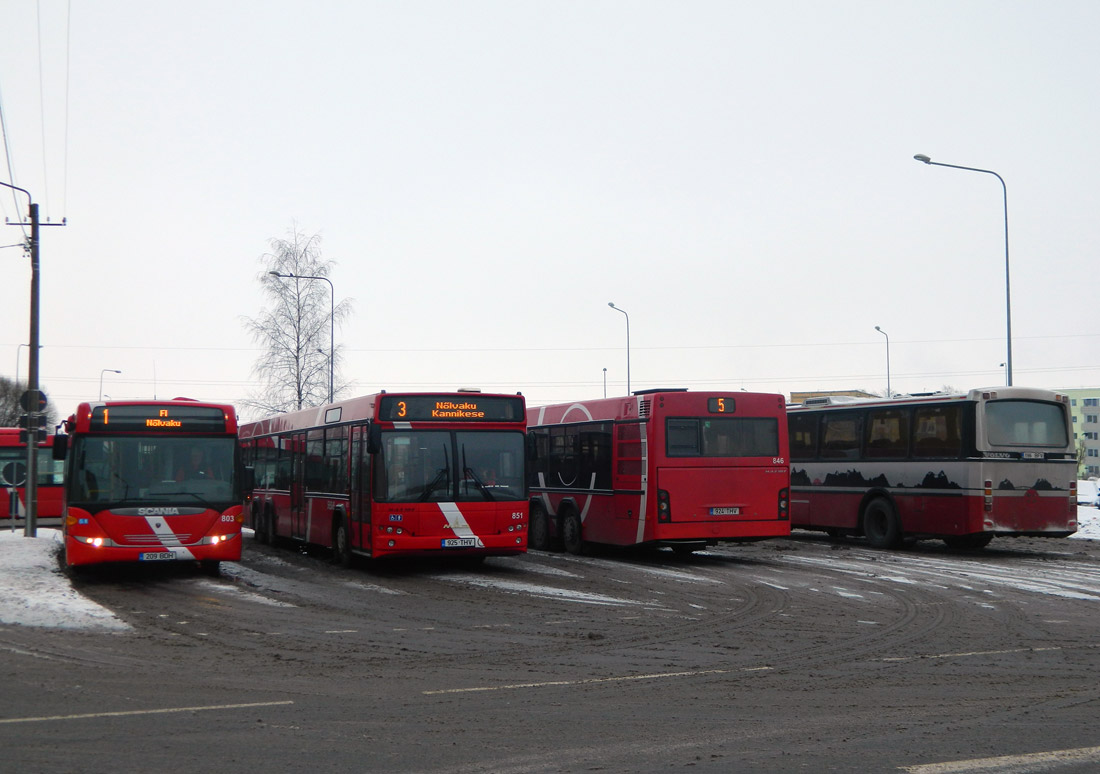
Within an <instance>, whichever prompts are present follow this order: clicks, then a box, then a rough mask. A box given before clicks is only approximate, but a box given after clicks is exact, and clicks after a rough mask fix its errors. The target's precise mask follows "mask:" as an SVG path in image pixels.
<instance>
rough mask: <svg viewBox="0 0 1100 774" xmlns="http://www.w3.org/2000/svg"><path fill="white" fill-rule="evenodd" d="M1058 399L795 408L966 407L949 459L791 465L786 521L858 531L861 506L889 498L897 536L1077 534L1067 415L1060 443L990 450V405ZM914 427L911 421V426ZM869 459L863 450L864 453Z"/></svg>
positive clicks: (1006, 390) (974, 395)
mask: <svg viewBox="0 0 1100 774" xmlns="http://www.w3.org/2000/svg"><path fill="white" fill-rule="evenodd" d="M1063 398H1064V396H1060V395H1057V394H1056V393H1053V392H1049V391H1045V390H1036V389H1032V388H1026V387H999V388H987V389H984V390H982V389H978V390H971V391H970V392H969V393H968V394H966V395H943V396H938V395H937V396H923V397H909V396H902V397H896V398H893V399H890V400H885V399H882V400H873V401H870V400H868V401H857V402H853V403H839V404H834V405H821V406H814V407H792V409H791V414H790V418H791V432H792V434H794V433H795V432H796V425H797V420H796V417H801V416H809V417H813V416H820V417H826V416H828V415H830V414H832V413H833V412H837V413H838V414H843V413H846V412H847V413H850V412H855V413H860V414H862V416H864V417H867V416H870V413H871V412H876V411H882V412H886V411H889V410H891V409H896V410H898V411H902V412H904V411H912V412H916V411H919V410H922V409H928V408H934V407H944V406H948V407H953V408H955V407H962V410H961V412H960V416H961V417H963V420H962V428H961V432H962V438H963V440H962V444H963V445H962V446H961V447H960V449H961V450H960V451H959V452H957V453H955V454H954V455H953V456H946V457H944V458H935V457H930V458H918V457H916V456H913V452H912V447H909V451H908V453H907V454H902V455H901V456H902V457H903V458H904V459H897V460H883V459H880V458H875V457H872V456H858V457H854V458H852V459H824V458H822V456H821V455H820V454H818V455H814V456H809V457H806V458H803V455H801V454H799V451H798V448H797V446H796V445H795V444H794V443H792V451H793V452H794V453H795V454H796V455H798V456H797V458H796V459H792V461H791V476H792V485H791V489H792V496H791V520H792V522H793V525H794V527H796V528H805V529H815V530H827V531H834V530H835V531H840V532H850V533H856V534H858V533H860V532H861V531H862V530H863V523H862V519H863V515H864V509H865V506H866V505H867V503H868V502H869V501H871V500H872V499H875V498H884V499H886V500H887V501H888V502H889V503H890V505H891V507H892V509H893V511H894V512H895V513H896V514H897V517H898V520H899V522H900V526H901V531H902V533H903V534H905V535H908V536H913V537H918V538H923V537H941V538H948V539H951V538H956V537H962V536H975V535H982V534H985V535H991V536H996V535H1002V536H1013V535H1028V536H1037V537H1065V536H1067V535H1070V534H1072V533H1073V532H1075V531H1076V530H1077V503H1076V498H1075V496H1074V492H1075V487H1076V483H1075V482H1076V467H1077V461H1076V458H1075V455H1074V453H1073V448H1072V440H1070V439H1072V437H1073V435H1072V430H1071V429H1070V419H1069V414H1068V411H1066V412H1065V424H1066V428H1065V434H1066V436H1067V440H1066V443H1065V444H1064V445H1061V446H1060V445H1058V444H1053V443H1049V444H1045V445H1036V446H1028V445H1027V444H1025V443H1023V442H1021V443H1019V444H1014V445H1010V444H1002V445H1000V446H998V445H992V444H991V443H990V441H989V436H988V432H989V430H988V428H987V427H986V423H987V422H988V420H987V419H986V406H987V404H990V403H997V402H998V401H1009V402H1011V401H1017V402H1022V403H1027V402H1032V403H1039V404H1047V405H1055V404H1058V403H1060V402H1065V401H1064V400H1063ZM914 427H915V425H914ZM864 454H866V451H865V452H864Z"/></svg>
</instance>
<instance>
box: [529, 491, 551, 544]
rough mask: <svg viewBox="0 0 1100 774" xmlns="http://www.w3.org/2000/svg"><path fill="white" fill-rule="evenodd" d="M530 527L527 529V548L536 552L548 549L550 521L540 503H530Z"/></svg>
mask: <svg viewBox="0 0 1100 774" xmlns="http://www.w3.org/2000/svg"><path fill="white" fill-rule="evenodd" d="M529 523H530V526H529V527H528V528H527V529H528V531H527V547H528V548H533V549H535V550H536V551H547V550H549V549H550V520H549V519H548V518H546V509H545V508H543V507H542V505H541V504H540V503H531V518H530V519H529Z"/></svg>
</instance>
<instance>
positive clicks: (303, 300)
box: [242, 228, 351, 414]
mask: <svg viewBox="0 0 1100 774" xmlns="http://www.w3.org/2000/svg"><path fill="white" fill-rule="evenodd" d="M320 243H321V237H320V235H319V234H314V235H313V236H310V237H307V236H305V235H304V234H302V233H301V232H299V231H298V229H297V228H294V229H292V230H291V231H290V233H289V234H288V235H287V238H286V239H272V240H271V242H270V245H271V251H270V252H268V253H265V254H264V255H263V256H261V258H260V263H261V264H262V265H263V271H261V272H260V274H259V275H258V279H259V282H260V285H261V287H262V288H263V291H264V294H265V295H266V296H267V298H268V300H269V302H270V303H269V304H268V306H267V308H265V309H264V310H263V311H262V312H260V315H259V317H255V318H244V324H245V327H246V328H247V329H248V331H249V332H250V333H251V334H252V338H253V340H254V341H256V342H257V343H258V344H260V345H261V346H262V347H263V354H261V355H260V357H259V359H257V361H256V363H255V364H254V365H253V366H252V373H253V375H254V376H255V377H256V378H257V379H258V381H259V390H258V391H257V392H256V393H254V394H252V395H250V396H249V397H248V398H246V399H244V400H243V401H242V403H243V404H244V405H245V406H247V407H248V408H250V409H252V410H254V411H255V412H257V413H259V414H274V413H281V412H284V411H294V410H297V409H300V408H304V407H307V406H320V405H322V404H323V403H326V402H327V401H328V393H329V378H330V374H329V363H330V360H329V351H328V350H329V341H330V338H332V339H334V336H333V335H330V328H329V326H330V324H331V325H335V326H337V327H338V326H339V324H340V322H341V320H343V319H344V318H345V317H346V316H347V315H348V314H349V313H350V312H351V302H350V301H349V300H347V299H344V300H342V301H340V302H339V303H337V304H336V305H335V307H333V306H332V304H333V303H334V302H333V300H332V299H331V298H330V295H329V294H330V284H329V283H328V282H325V281H323V280H319V279H306V278H307V277H324V278H327V277H328V276H329V274H330V273H331V271H332V267H333V266H334V262H333V261H327V260H324V259H323V258H322V256H321V250H320ZM277 275H281V276H277ZM330 312H331V318H330ZM330 319H331V322H330ZM340 350H341V347H340V346H339V345H337V346H336V347H335V351H334V352H333V353H332V361H331V362H332V363H333V364H334V368H335V370H336V372H337V373H336V374H333V375H332V379H333V384H334V388H335V393H336V395H339V393H340V391H341V389H342V386H341V385H340V380H339V377H338V375H337V374H338V373H339V366H340V359H341V358H340Z"/></svg>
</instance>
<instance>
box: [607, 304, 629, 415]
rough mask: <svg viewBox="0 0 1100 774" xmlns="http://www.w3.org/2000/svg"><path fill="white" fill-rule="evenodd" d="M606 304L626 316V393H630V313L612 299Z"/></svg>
mask: <svg viewBox="0 0 1100 774" xmlns="http://www.w3.org/2000/svg"><path fill="white" fill-rule="evenodd" d="M607 305H608V306H610V307H611V308H612V309H614V310H615V311H616V312H622V313H623V316H624V317H626V394H627V395H630V315H628V314H627V313H626V310H625V309H620V308H619V307H617V306H615V302H614V301H608V302H607Z"/></svg>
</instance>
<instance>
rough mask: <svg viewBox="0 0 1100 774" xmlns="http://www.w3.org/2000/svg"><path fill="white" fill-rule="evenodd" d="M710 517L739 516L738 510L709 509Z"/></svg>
mask: <svg viewBox="0 0 1100 774" xmlns="http://www.w3.org/2000/svg"><path fill="white" fill-rule="evenodd" d="M710 515H711V516H740V515H741V509H740V508H711V509H710Z"/></svg>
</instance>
